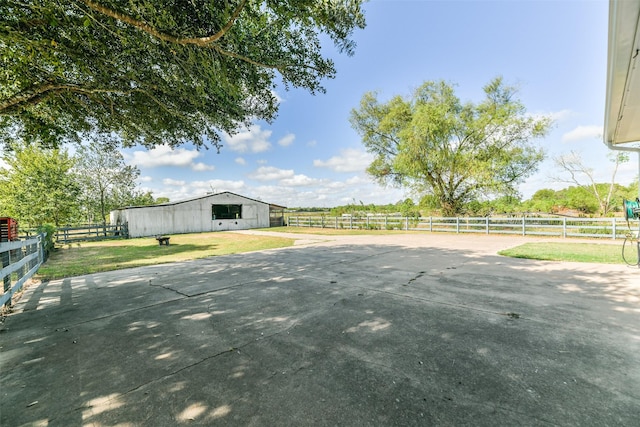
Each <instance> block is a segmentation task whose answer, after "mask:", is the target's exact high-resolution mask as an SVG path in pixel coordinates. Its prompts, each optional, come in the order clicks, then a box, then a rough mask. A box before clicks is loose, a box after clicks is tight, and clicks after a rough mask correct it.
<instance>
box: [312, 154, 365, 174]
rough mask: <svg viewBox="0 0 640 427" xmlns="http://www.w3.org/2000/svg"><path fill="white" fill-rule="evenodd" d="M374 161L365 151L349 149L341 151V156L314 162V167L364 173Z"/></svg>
mask: <svg viewBox="0 0 640 427" xmlns="http://www.w3.org/2000/svg"><path fill="white" fill-rule="evenodd" d="M372 161H373V156H372V155H371V154H369V153H367V152H365V151H361V150H356V149H353V148H348V149H345V150H341V155H340V156H333V157H331V158H330V159H329V160H326V161H324V160H314V161H313V166H315V167H319V168H329V169H331V170H333V171H335V172H362V171H364V170H365V169H366V168H367V167H368V166H369V164H370V163H371V162H372Z"/></svg>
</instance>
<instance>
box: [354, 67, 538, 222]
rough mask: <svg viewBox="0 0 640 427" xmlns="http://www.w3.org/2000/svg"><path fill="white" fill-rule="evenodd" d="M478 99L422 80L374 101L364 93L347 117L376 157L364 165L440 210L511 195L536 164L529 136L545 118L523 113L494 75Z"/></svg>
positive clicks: (535, 151) (446, 211) (373, 95)
mask: <svg viewBox="0 0 640 427" xmlns="http://www.w3.org/2000/svg"><path fill="white" fill-rule="evenodd" d="M484 92H485V99H484V100H483V101H482V102H480V103H478V104H474V103H472V102H466V103H465V102H462V101H461V100H460V99H459V98H458V97H457V96H456V94H455V92H454V88H453V87H452V86H451V85H450V84H448V83H446V82H444V81H428V82H426V83H424V84H423V85H422V86H420V87H419V88H418V89H417V90H416V91H415V93H414V94H413V97H412V98H410V99H405V98H403V97H401V96H395V97H393V98H392V99H391V100H389V101H388V102H384V103H381V102H379V101H378V99H377V94H376V93H373V92H371V93H367V94H365V95H364V96H363V98H362V100H361V102H360V107H359V108H358V109H354V110H352V112H351V124H352V126H353V127H354V129H355V130H356V131H357V132H358V133H359V134H360V135H361V137H362V142H363V144H364V146H365V147H366V149H367V151H368V152H370V153H372V154H373V155H374V156H375V159H374V160H373V162H372V163H371V165H370V166H369V168H368V169H367V172H368V173H369V174H370V175H371V176H373V177H374V178H376V179H377V180H378V181H379V182H380V183H382V184H395V185H400V186H408V187H410V188H412V189H414V190H415V191H416V192H417V193H419V194H421V195H426V194H431V195H432V196H433V197H435V198H436V199H437V200H438V202H439V204H440V206H441V208H442V212H443V214H444V215H447V216H448V215H457V214H459V213H463V211H464V205H465V203H467V202H469V201H471V200H478V199H480V200H481V199H487V198H491V197H497V196H504V195H514V194H516V193H517V186H518V184H520V183H521V182H522V181H523V180H524V179H525V178H527V177H528V176H530V175H531V174H532V173H533V172H535V171H536V169H537V166H538V164H539V163H540V161H542V159H543V151H542V150H541V149H540V148H537V147H536V146H535V145H533V144H532V143H531V140H532V139H534V138H538V137H542V136H544V135H545V134H546V132H547V130H548V128H549V126H550V119H549V118H548V117H534V116H532V115H527V114H526V111H525V107H524V106H523V104H522V103H521V102H520V101H519V100H518V99H517V98H516V89H515V88H513V87H510V86H507V85H505V84H504V82H503V80H502V78H496V79H494V80H492V81H491V82H490V83H489V84H487V85H486V86H485V87H484Z"/></svg>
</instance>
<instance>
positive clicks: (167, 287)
mask: <svg viewBox="0 0 640 427" xmlns="http://www.w3.org/2000/svg"><path fill="white" fill-rule="evenodd" d="M149 286H152V287H154V288H162V289H166V290H168V291H173V292H175V293H177V294H178V295H182V296H183V297H187V298H190V297H191V295H189V294H185V293H184V292H180V291H179V290H177V289H174V288H172V287H169V286H165V285H154V284H153V283H152V282H151V279H149Z"/></svg>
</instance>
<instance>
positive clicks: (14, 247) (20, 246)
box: [0, 234, 44, 306]
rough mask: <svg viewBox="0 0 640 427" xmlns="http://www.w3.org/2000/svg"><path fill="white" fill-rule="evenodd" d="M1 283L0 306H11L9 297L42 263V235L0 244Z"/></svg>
mask: <svg viewBox="0 0 640 427" xmlns="http://www.w3.org/2000/svg"><path fill="white" fill-rule="evenodd" d="M0 259H1V260H2V270H0V278H1V279H2V282H3V287H2V293H1V294H0V306H2V305H11V297H12V296H13V294H14V293H16V292H18V291H19V290H20V289H21V288H22V285H24V283H25V282H26V281H27V280H28V279H29V278H31V276H33V275H34V274H35V273H36V271H38V268H39V267H40V265H41V264H42V263H43V262H44V234H41V235H38V236H36V237H33V238H31V239H28V240H18V241H14V242H2V243H0Z"/></svg>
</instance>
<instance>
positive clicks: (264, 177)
mask: <svg viewBox="0 0 640 427" xmlns="http://www.w3.org/2000/svg"><path fill="white" fill-rule="evenodd" d="M293 176H294V173H293V169H279V168H276V167H274V166H260V167H259V168H258V169H256V170H255V171H254V172H253V173H252V174H251V175H249V177H250V178H252V179H255V180H258V181H273V180H280V179H285V178H292V177H293Z"/></svg>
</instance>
